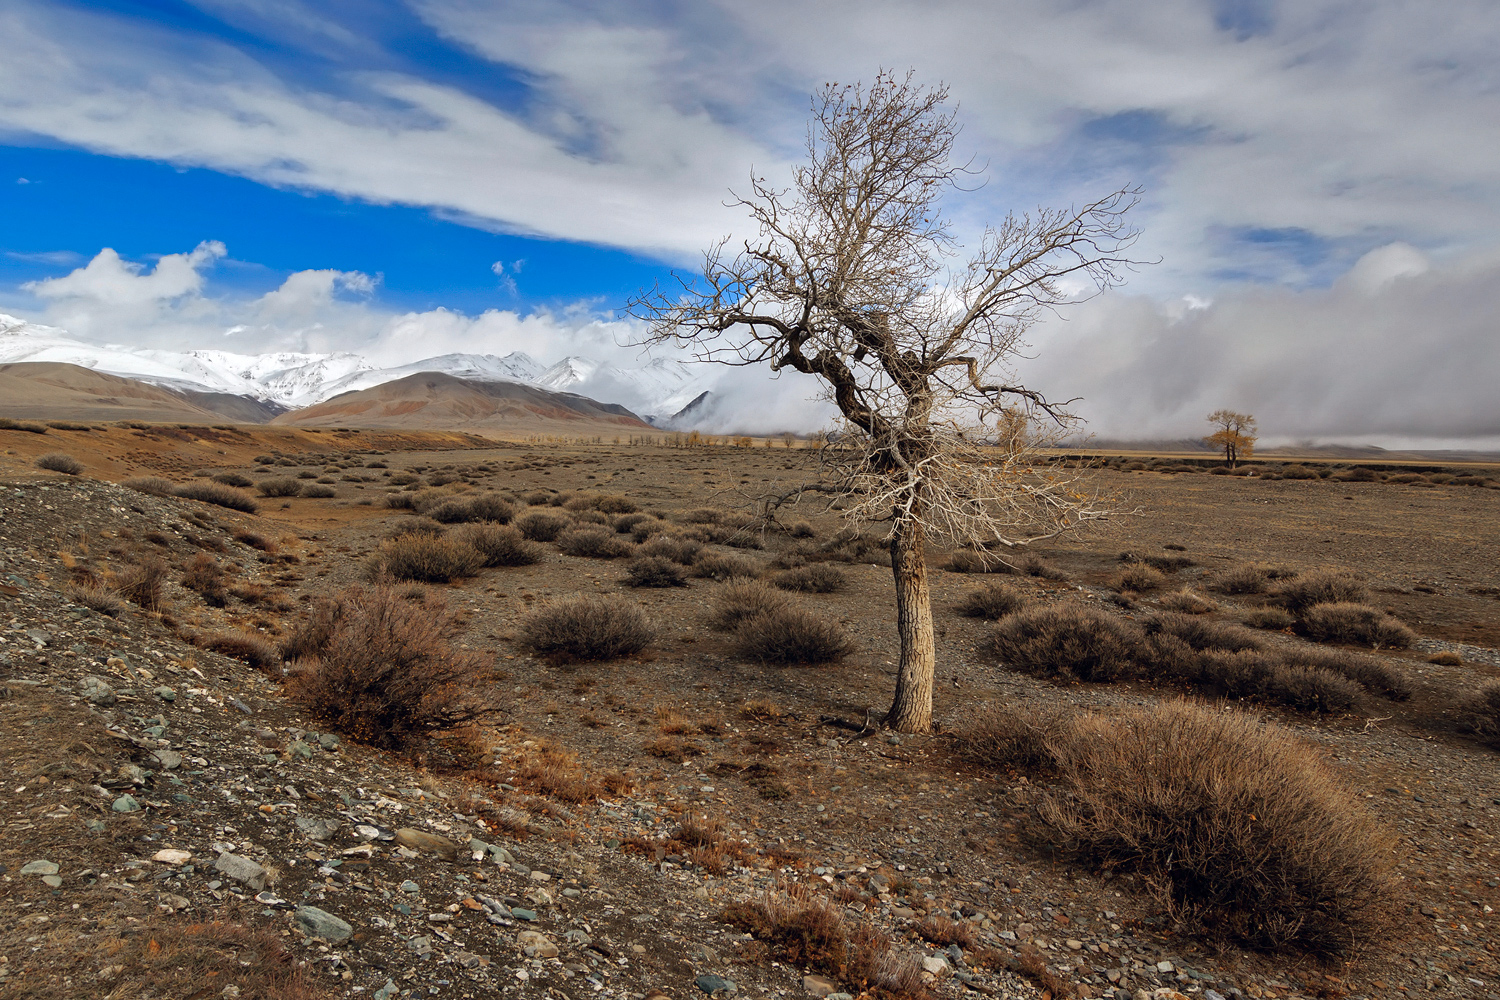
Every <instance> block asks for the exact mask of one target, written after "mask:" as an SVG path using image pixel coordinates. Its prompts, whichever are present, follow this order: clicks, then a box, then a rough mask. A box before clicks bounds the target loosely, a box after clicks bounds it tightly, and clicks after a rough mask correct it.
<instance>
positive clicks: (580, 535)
mask: <svg viewBox="0 0 1500 1000" xmlns="http://www.w3.org/2000/svg"><path fill="white" fill-rule="evenodd" d="M557 547H558V548H559V549H561V550H562V552H563V554H564V555H570V556H581V557H583V558H586V559H618V558H620V557H621V556H628V555H630V554H631V553H632V552H633V551H635V546H633V545H631V544H630V543H629V542H628V541H626V540H625V539H623V538H621V537H620V536H619V535H617V534H615V533H614V532H613V531H610V530H608V529H606V528H574V529H573V530H571V531H566V532H564V533H563V534H561V535H559V536H558V538H557Z"/></svg>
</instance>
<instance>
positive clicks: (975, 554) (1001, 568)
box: [947, 549, 1017, 573]
mask: <svg viewBox="0 0 1500 1000" xmlns="http://www.w3.org/2000/svg"><path fill="white" fill-rule="evenodd" d="M947 569H948V572H950V573H1015V572H1017V569H1016V567H1015V566H1013V565H1011V564H1010V563H1008V562H1006V561H1005V560H1004V559H1001V558H1000V557H999V556H997V555H994V554H993V553H990V552H985V551H983V550H982V549H959V550H958V551H957V552H954V553H953V554H952V555H950V556H949V557H948V566H947Z"/></svg>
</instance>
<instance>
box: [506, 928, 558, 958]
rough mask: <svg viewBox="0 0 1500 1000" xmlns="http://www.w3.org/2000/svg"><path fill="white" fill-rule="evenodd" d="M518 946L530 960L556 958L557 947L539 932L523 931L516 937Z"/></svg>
mask: <svg viewBox="0 0 1500 1000" xmlns="http://www.w3.org/2000/svg"><path fill="white" fill-rule="evenodd" d="M516 945H517V946H518V947H519V948H520V949H521V950H522V951H523V952H525V953H526V955H527V957H529V958H556V957H557V954H558V951H557V945H555V944H553V943H552V941H551V940H550V939H549V938H548V937H547V935H545V934H542V933H540V932H539V931H521V932H520V933H519V934H517V935H516Z"/></svg>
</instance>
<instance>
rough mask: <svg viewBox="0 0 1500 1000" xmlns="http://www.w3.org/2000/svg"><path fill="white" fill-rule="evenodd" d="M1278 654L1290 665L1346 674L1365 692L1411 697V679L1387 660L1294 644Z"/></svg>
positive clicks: (1400, 698)
mask: <svg viewBox="0 0 1500 1000" xmlns="http://www.w3.org/2000/svg"><path fill="white" fill-rule="evenodd" d="M1281 655H1282V657H1283V658H1284V659H1285V660H1286V662H1287V663H1289V664H1291V665H1293V666H1304V667H1317V668H1318V669H1320V670H1327V671H1329V672H1331V673H1335V674H1338V675H1340V676H1341V677H1347V678H1348V679H1349V680H1351V681H1354V682H1355V683H1356V684H1358V685H1360V686H1361V687H1363V688H1364V689H1365V690H1367V691H1371V692H1374V693H1375V694H1378V695H1380V696H1381V697H1383V698H1388V699H1390V700H1391V701H1406V700H1407V699H1408V698H1410V697H1411V696H1412V693H1413V690H1414V689H1413V687H1412V682H1411V678H1410V677H1408V676H1407V675H1406V672H1405V671H1404V670H1402V669H1401V668H1400V667H1398V666H1396V664H1394V663H1392V662H1390V661H1389V660H1385V659H1382V658H1380V657H1378V656H1370V655H1369V654H1367V653H1355V652H1352V651H1351V650H1347V649H1320V648H1318V647H1317V646H1297V647H1293V648H1291V649H1286V650H1283V651H1282V654H1281Z"/></svg>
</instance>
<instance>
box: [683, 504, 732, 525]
mask: <svg viewBox="0 0 1500 1000" xmlns="http://www.w3.org/2000/svg"><path fill="white" fill-rule="evenodd" d="M723 518H724V512H723V511H722V510H719V509H718V508H717V507H699V508H697V509H695V510H690V511H687V512H686V513H685V514H683V515H681V518H680V520H682V521H684V522H686V523H688V524H718V523H719V522H720V521H721V520H723Z"/></svg>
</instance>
